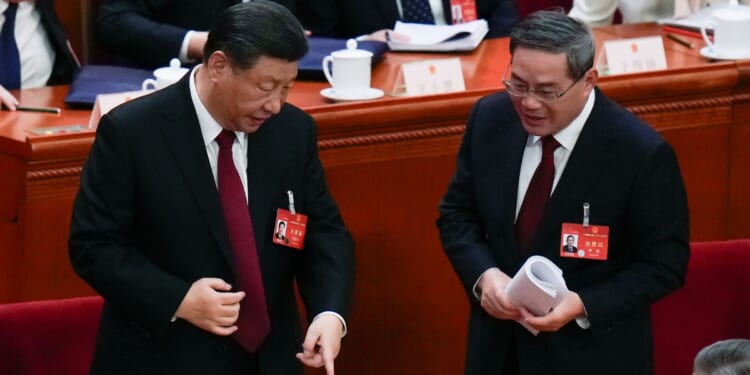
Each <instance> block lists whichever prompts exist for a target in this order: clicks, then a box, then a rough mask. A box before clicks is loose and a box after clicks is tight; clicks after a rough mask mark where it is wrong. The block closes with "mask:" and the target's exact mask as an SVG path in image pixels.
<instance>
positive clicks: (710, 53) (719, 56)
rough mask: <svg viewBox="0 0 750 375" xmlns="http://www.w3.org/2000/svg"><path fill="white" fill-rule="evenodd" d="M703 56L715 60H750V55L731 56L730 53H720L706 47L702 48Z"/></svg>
mask: <svg viewBox="0 0 750 375" xmlns="http://www.w3.org/2000/svg"><path fill="white" fill-rule="evenodd" d="M700 53H701V56H703V57H708V58H709V59H714V60H743V59H750V53H745V54H729V53H720V52H719V51H717V50H716V49H715V48H713V47H710V46H706V47H703V48H701V51H700Z"/></svg>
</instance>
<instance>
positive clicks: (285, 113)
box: [70, 75, 354, 375]
mask: <svg viewBox="0 0 750 375" xmlns="http://www.w3.org/2000/svg"><path fill="white" fill-rule="evenodd" d="M187 77H188V75H186V76H185V78H184V79H183V80H181V81H180V82H178V83H177V84H175V85H173V86H170V87H167V88H164V89H162V90H160V91H157V92H155V93H154V94H151V95H148V96H146V97H143V98H140V99H138V100H134V101H132V102H129V103H128V104H125V105H123V106H120V107H118V108H116V109H114V110H113V111H111V112H110V113H109V114H107V115H106V116H104V117H103V118H102V120H101V121H100V123H99V127H98V129H97V135H96V139H95V142H94V145H93V146H92V149H91V153H90V155H89V158H88V160H87V162H86V164H85V166H84V168H83V172H82V175H81V188H80V190H79V192H78V195H77V197H76V199H75V203H74V207H73V219H72V222H71V232H70V257H71V261H72V264H73V268H74V269H75V271H76V272H77V273H78V274H79V275H80V276H81V277H82V278H83V279H84V280H86V281H87V282H88V283H89V284H90V285H91V286H92V287H93V288H94V289H95V290H96V291H97V292H98V293H100V294H101V295H102V296H103V297H104V299H105V301H106V302H105V305H104V308H103V312H102V318H101V324H100V327H99V333H98V338H97V347H96V350H95V358H94V363H93V370H92V373H93V374H102V373H105V372H106V373H108V374H109V373H111V372H109V371H114V370H115V369H119V371H121V372H117V373H122V374H155V375H156V374H211V373H216V371H217V369H220V368H222V366H223V365H224V363H225V360H226V358H225V355H226V353H225V348H226V347H227V344H229V343H230V342H229V340H232V339H231V338H230V337H220V336H215V335H213V334H211V333H209V332H207V331H203V330H201V329H199V328H197V327H195V326H193V325H191V324H189V323H187V322H186V321H183V320H180V319H178V320H177V321H176V322H174V323H170V318H171V317H172V315H173V314H174V313H175V311H176V310H177V307H178V306H179V304H180V302H181V301H182V298H183V297H184V296H185V294H186V293H187V291H188V289H189V288H190V285H191V283H193V282H194V281H196V280H198V279H200V278H204V277H218V278H222V279H224V280H225V281H227V282H229V283H230V284H234V281H235V279H234V276H233V271H232V269H233V266H232V262H231V258H232V257H231V253H230V251H231V250H230V248H229V239H228V235H227V231H226V227H225V224H224V219H223V215H222V211H221V205H220V202H219V197H218V193H217V189H216V186H215V183H214V179H213V175H212V173H211V169H210V166H209V163H208V158H207V156H206V151H205V147H204V144H203V138H202V137H201V132H200V128H199V125H198V120H197V117H196V114H195V110H194V109H193V106H192V103H191V100H190V94H189V89H188V78H187ZM248 141H249V148H248V150H249V151H248V167H247V174H248V181H249V182H250V185H249V204H250V207H251V209H250V211H251V215H252V221H253V229H254V231H255V235H256V242H257V245H258V253H259V258H260V264H261V270H262V273H263V284H264V287H265V295H266V300H267V305H268V311H269V316H270V319H271V333H270V334H269V336H268V337H267V338H266V339H265V341H264V343H263V344H262V345H261V347H260V349H259V350H258V352H257V354H258V360H259V363H260V367H261V374H297V373H299V372H300V370H301V365H300V364H299V363H298V361H297V360H296V359H295V358H294V354H295V353H296V352H298V351H299V350H300V348H301V342H302V341H301V339H302V338H301V329H300V324H299V318H298V312H297V305H296V299H295V295H294V290H293V284H294V280H295V278H296V280H297V284H298V286H299V289H300V294H301V296H302V299H303V301H304V302H305V307H306V311H307V313H308V314H309V317H314V316H315V315H316V314H318V313H320V312H322V311H335V312H338V313H340V314H341V315H343V316H344V317H346V316H347V315H348V312H349V305H350V300H351V295H352V290H353V272H354V271H353V267H354V265H353V262H354V260H353V242H352V240H351V237H350V235H349V233H348V231H347V230H346V228H345V227H344V225H343V223H342V220H341V217H340V215H339V211H338V209H337V207H336V205H335V203H334V202H333V200H332V198H331V196H330V195H329V193H328V190H327V187H326V184H325V178H324V175H323V169H322V166H321V164H320V161H319V159H318V154H317V141H316V127H315V123H314V121H313V120H312V118H311V117H310V116H308V115H306V114H305V113H303V112H302V111H300V110H299V109H297V108H295V107H293V106H291V105H289V104H286V105H284V107H283V108H282V110H281V112H280V113H279V114H278V115H275V116H273V117H272V118H271V119H269V120H267V122H266V123H265V124H264V125H263V126H262V127H261V128H260V129H259V130H258V131H257V132H256V133H253V134H250V135H249V139H248ZM287 190H292V191H293V192H294V193H295V204H296V208H297V211H298V212H300V213H304V214H307V215H308V217H309V221H308V224H307V235H306V240H305V249H304V250H301V251H300V250H295V249H291V248H288V247H284V246H279V245H275V244H273V243H272V236H273V235H274V229H275V228H274V219H275V216H276V209H277V208H286V207H287V205H288V201H287V193H286V192H287Z"/></svg>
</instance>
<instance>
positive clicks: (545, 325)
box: [478, 268, 585, 332]
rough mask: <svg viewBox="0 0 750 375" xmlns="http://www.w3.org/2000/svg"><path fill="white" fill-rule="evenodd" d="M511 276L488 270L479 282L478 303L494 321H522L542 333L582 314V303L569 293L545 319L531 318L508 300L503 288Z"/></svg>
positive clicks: (550, 330)
mask: <svg viewBox="0 0 750 375" xmlns="http://www.w3.org/2000/svg"><path fill="white" fill-rule="evenodd" d="M510 280H511V279H510V277H508V275H506V274H505V273H503V272H502V271H500V270H499V269H497V268H492V269H489V270H487V271H486V272H485V273H484V274H483V275H482V278H481V280H480V281H479V285H478V287H479V288H480V289H481V291H482V295H481V297H480V304H481V306H482V308H483V309H484V311H486V312H487V314H490V315H491V316H493V317H495V318H497V319H509V320H518V321H524V322H525V323H527V324H528V325H530V326H531V327H533V328H535V329H537V330H539V331H542V332H555V331H557V330H559V329H560V328H561V327H563V326H564V325H566V324H568V322H570V321H571V320H573V319H575V318H577V317H580V316H583V315H585V312H584V308H583V302H582V301H581V298H580V297H579V296H578V294H577V293H575V292H572V291H571V292H570V293H568V294H567V295H566V296H565V298H564V299H563V300H562V302H560V304H559V305H557V306H556V307H555V308H554V309H553V310H552V311H550V312H549V313H548V314H546V315H544V316H534V315H533V314H531V313H530V312H529V311H528V310H526V309H525V308H523V307H522V306H515V305H514V304H513V303H512V302H510V301H509V300H508V296H507V295H506V294H505V287H506V286H507V285H508V283H509V282H510Z"/></svg>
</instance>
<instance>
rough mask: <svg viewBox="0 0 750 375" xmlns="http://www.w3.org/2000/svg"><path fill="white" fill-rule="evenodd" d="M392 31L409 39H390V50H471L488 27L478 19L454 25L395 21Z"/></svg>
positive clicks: (480, 39) (485, 22)
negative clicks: (405, 40)
mask: <svg viewBox="0 0 750 375" xmlns="http://www.w3.org/2000/svg"><path fill="white" fill-rule="evenodd" d="M393 31H394V32H397V33H399V34H404V35H406V36H408V37H409V41H407V42H404V41H393V40H392V41H390V42H388V47H389V48H390V49H391V50H392V51H438V52H442V51H471V50H473V49H475V48H477V46H478V45H479V43H481V42H482V39H483V38H484V36H485V35H487V32H488V31H489V28H488V26H487V21H485V20H483V19H478V20H475V21H471V22H466V23H459V24H455V25H424V24H419V23H406V22H401V21H396V26H394V28H393Z"/></svg>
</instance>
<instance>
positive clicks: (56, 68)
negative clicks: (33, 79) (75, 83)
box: [36, 0, 78, 85]
mask: <svg viewBox="0 0 750 375" xmlns="http://www.w3.org/2000/svg"><path fill="white" fill-rule="evenodd" d="M36 9H37V10H38V11H39V18H40V20H41V22H42V27H44V31H45V32H46V33H47V38H48V39H49V41H50V44H51V45H52V48H53V49H54V50H55V62H54V65H53V66H52V74H50V77H49V79H48V80H47V84H48V85H60V84H65V83H70V82H71V81H72V79H73V72H74V71H75V70H76V69H77V68H78V63H77V62H76V58H75V57H74V56H73V51H72V50H71V47H70V45H69V43H68V38H67V37H66V36H65V31H64V30H63V27H62V25H61V24H60V20H59V19H58V18H57V12H56V11H55V4H54V2H53V0H37V1H36Z"/></svg>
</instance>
